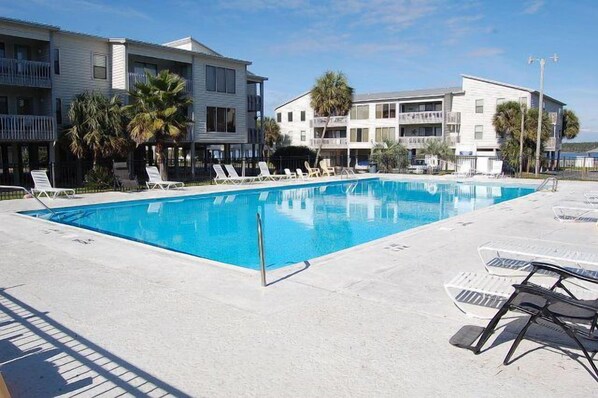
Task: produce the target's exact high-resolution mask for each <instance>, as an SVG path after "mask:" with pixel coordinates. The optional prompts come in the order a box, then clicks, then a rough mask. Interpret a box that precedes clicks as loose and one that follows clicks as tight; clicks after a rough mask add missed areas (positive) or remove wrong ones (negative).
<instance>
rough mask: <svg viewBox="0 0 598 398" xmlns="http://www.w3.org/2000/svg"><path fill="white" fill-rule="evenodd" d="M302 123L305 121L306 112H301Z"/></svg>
mask: <svg viewBox="0 0 598 398" xmlns="http://www.w3.org/2000/svg"><path fill="white" fill-rule="evenodd" d="M301 121H302V122H304V121H305V111H301Z"/></svg>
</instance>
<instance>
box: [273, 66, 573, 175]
mask: <svg viewBox="0 0 598 398" xmlns="http://www.w3.org/2000/svg"><path fill="white" fill-rule="evenodd" d="M310 99H311V98H310V94H309V92H306V93H303V94H301V95H299V96H298V97H295V98H293V99H291V100H290V101H288V102H285V103H284V104H282V105H280V106H278V107H277V108H276V109H275V113H276V121H277V122H278V124H279V125H280V129H281V133H282V134H286V135H288V136H289V137H290V139H291V142H292V145H305V146H308V147H311V148H314V149H315V148H317V147H318V146H319V144H320V140H321V139H320V138H319V137H320V136H321V132H322V129H323V127H324V124H325V121H326V118H323V117H317V116H316V115H315V114H314V111H313V109H312V108H311V107H310ZM506 101H517V102H520V103H525V104H526V105H527V107H531V108H538V103H539V92H538V91H536V90H532V89H528V88H524V87H519V86H515V85H512V84H507V83H501V82H497V81H493V80H488V79H483V78H480V77H475V76H468V75H462V85H461V87H448V88H437V89H423V90H411V91H398V92H387V93H373V94H355V96H354V98H353V108H352V109H351V112H350V113H349V115H347V116H336V117H332V118H331V120H330V123H329V125H328V130H327V132H326V136H325V137H324V139H323V140H324V141H323V143H322V152H323V153H324V156H325V157H330V158H331V159H333V161H335V164H337V165H345V164H347V161H348V160H351V164H354V162H355V160H356V159H357V160H359V161H361V160H367V158H368V157H369V155H370V151H371V149H372V148H373V146H374V145H375V144H376V143H380V142H382V141H383V140H384V139H387V138H390V139H393V140H395V141H398V142H400V143H401V144H403V145H405V146H406V147H407V148H408V149H409V150H410V151H411V154H412V155H413V156H416V155H417V152H418V150H419V149H421V148H423V146H424V145H425V144H426V142H428V141H430V140H443V141H446V142H448V143H449V145H450V146H451V147H452V148H454V149H455V153H456V154H461V155H473V156H496V154H497V152H498V151H499V149H500V145H501V143H502V139H501V138H500V137H499V136H498V135H497V134H496V131H495V130H494V127H493V125H492V117H493V116H494V113H495V111H496V106H497V105H499V104H501V103H502V102H506ZM564 105H565V104H564V103H563V102H561V101H558V100H556V99H554V98H551V97H549V96H547V95H544V104H543V108H544V110H545V111H546V112H549V114H550V118H551V122H552V125H553V134H552V137H551V138H550V140H549V141H548V143H547V145H546V151H547V152H548V155H549V156H551V157H553V158H554V157H556V156H557V154H558V152H559V151H560V148H561V133H562V115H563V106H564Z"/></svg>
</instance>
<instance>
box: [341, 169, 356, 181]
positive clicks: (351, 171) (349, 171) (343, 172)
mask: <svg viewBox="0 0 598 398" xmlns="http://www.w3.org/2000/svg"><path fill="white" fill-rule="evenodd" d="M345 174H346V175H347V178H351V176H353V177H355V172H354V171H353V170H352V169H350V168H349V167H343V169H342V170H341V180H342V179H343V176H344V175H345Z"/></svg>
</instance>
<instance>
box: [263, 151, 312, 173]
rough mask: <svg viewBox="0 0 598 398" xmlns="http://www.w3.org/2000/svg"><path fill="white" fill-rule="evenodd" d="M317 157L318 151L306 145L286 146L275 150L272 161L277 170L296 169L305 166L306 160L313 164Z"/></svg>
mask: <svg viewBox="0 0 598 398" xmlns="http://www.w3.org/2000/svg"><path fill="white" fill-rule="evenodd" d="M315 157H316V153H315V152H314V151H312V150H311V149H309V148H308V147H306V146H285V147H280V148H278V149H276V151H274V153H273V154H272V156H271V157H270V162H272V164H274V167H276V170H283V169H285V168H288V169H291V170H292V171H294V170H295V169H296V168H297V167H300V168H303V163H304V162H306V161H307V162H309V163H310V164H311V163H312V162H313V161H314V159H315Z"/></svg>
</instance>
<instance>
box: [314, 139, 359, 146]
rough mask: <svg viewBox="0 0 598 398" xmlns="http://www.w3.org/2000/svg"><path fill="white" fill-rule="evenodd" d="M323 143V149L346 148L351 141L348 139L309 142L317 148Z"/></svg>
mask: <svg viewBox="0 0 598 398" xmlns="http://www.w3.org/2000/svg"><path fill="white" fill-rule="evenodd" d="M320 142H322V148H346V147H347V145H348V143H349V140H347V139H346V138H314V139H311V140H309V143H310V146H311V147H314V148H317V147H319V146H320Z"/></svg>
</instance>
